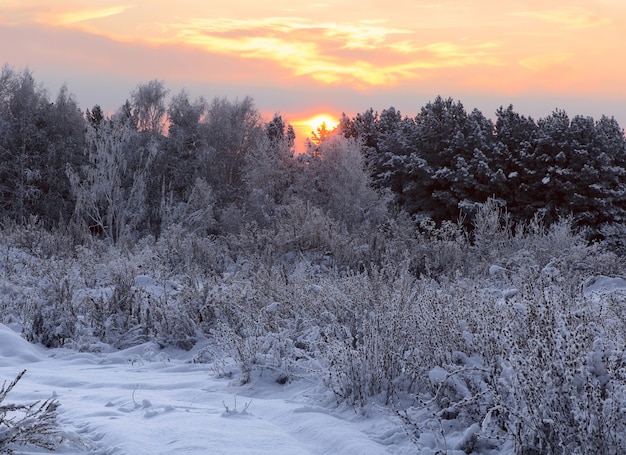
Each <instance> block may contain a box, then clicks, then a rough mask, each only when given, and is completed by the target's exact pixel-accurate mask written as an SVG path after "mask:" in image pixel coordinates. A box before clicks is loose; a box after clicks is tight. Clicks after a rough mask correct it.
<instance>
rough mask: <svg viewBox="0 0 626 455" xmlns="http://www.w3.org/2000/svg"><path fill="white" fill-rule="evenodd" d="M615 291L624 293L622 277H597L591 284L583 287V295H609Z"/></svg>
mask: <svg viewBox="0 0 626 455" xmlns="http://www.w3.org/2000/svg"><path fill="white" fill-rule="evenodd" d="M616 291H622V292H624V291H626V279H624V278H622V277H608V276H597V277H594V278H593V280H591V284H589V285H587V286H585V294H587V295H590V294H594V293H596V294H609V293H611V292H616Z"/></svg>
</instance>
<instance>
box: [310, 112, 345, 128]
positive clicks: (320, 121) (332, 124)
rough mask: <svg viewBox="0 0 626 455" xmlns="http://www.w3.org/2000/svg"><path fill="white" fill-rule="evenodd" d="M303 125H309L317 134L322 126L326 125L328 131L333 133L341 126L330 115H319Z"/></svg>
mask: <svg viewBox="0 0 626 455" xmlns="http://www.w3.org/2000/svg"><path fill="white" fill-rule="evenodd" d="M303 123H305V124H306V125H308V126H309V127H310V128H311V131H313V132H316V131H317V130H318V129H320V128H321V127H322V125H326V130H327V131H332V130H334V129H335V128H337V126H338V125H339V121H338V120H337V119H336V118H335V117H333V116H332V115H329V114H318V115H315V116H313V117H311V118H309V119H307V120H305V121H304V122H303Z"/></svg>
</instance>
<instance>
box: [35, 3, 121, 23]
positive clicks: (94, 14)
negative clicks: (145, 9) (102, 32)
mask: <svg viewBox="0 0 626 455" xmlns="http://www.w3.org/2000/svg"><path fill="white" fill-rule="evenodd" d="M129 8H132V5H119V6H110V7H107V8H88V9H79V10H75V11H67V12H63V13H57V14H53V15H52V17H50V18H49V19H50V20H46V21H45V22H52V23H55V24H58V25H69V24H75V23H78V22H84V21H88V20H92V19H100V18H103V17H109V16H115V15H117V14H121V13H123V12H124V11H126V10H127V9H129Z"/></svg>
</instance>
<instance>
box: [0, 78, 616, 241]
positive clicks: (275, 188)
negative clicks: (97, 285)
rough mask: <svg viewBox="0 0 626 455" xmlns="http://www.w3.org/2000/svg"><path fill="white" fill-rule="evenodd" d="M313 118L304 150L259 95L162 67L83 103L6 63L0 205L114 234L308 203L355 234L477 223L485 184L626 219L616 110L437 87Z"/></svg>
mask: <svg viewBox="0 0 626 455" xmlns="http://www.w3.org/2000/svg"><path fill="white" fill-rule="evenodd" d="M315 133H316V134H314V135H313V138H312V139H311V140H310V141H309V143H308V147H307V150H306V152H305V153H302V154H299V155H298V154H295V152H294V139H295V133H294V130H293V128H292V127H291V126H290V125H288V124H287V123H286V122H285V120H284V119H283V118H282V117H281V116H280V115H279V114H276V115H275V116H274V117H273V118H272V119H271V120H269V121H265V120H264V119H263V118H262V116H261V115H260V113H259V111H258V110H257V109H256V107H255V105H254V102H253V100H252V99H251V98H249V97H246V98H243V99H237V100H234V101H233V100H228V99H224V98H215V99H213V100H212V101H207V100H206V99H204V98H202V97H199V98H195V99H192V98H191V97H190V96H189V94H188V93H187V92H186V91H184V90H183V91H181V92H179V93H177V94H174V95H172V96H170V93H169V91H168V90H167V89H166V87H165V85H164V83H163V82H162V81H158V80H153V81H150V82H147V83H141V84H139V85H138V86H137V87H136V88H135V90H133V92H132V93H131V94H130V96H129V98H128V100H126V102H125V103H124V104H123V105H122V106H121V107H120V108H119V110H118V111H117V112H115V113H114V114H112V115H106V114H105V113H104V112H103V111H102V109H101V108H100V106H98V105H96V106H94V107H93V108H91V109H87V110H86V111H85V112H83V111H82V110H81V109H80V108H79V106H78V103H77V101H76V100H75V98H74V97H73V96H72V95H71V94H70V93H69V90H68V88H67V87H62V88H61V89H60V91H59V93H58V95H57V96H56V98H55V99H54V100H51V98H50V96H49V95H48V93H47V91H46V90H45V88H43V87H42V86H41V85H39V84H37V83H36V81H35V79H34V77H33V75H32V73H31V72H30V71H29V70H28V69H26V70H22V71H16V70H14V69H13V68H11V67H9V66H4V67H3V69H2V72H1V74H0V160H1V161H0V218H2V219H3V220H5V222H7V221H11V222H14V223H17V224H25V223H29V222H33V220H35V221H36V222H37V223H39V224H42V225H44V226H46V227H49V228H52V227H55V226H65V225H68V224H70V223H73V224H74V225H77V226H82V227H83V228H84V229H85V230H86V229H87V228H88V229H89V230H90V231H91V232H92V233H94V234H96V235H98V236H101V237H104V238H106V239H109V240H110V241H112V242H114V243H116V242H119V241H120V240H131V239H136V238H138V237H141V236H144V235H147V234H149V235H153V236H155V237H158V236H159V235H160V234H161V232H163V230H164V229H168V227H170V226H172V225H179V226H183V227H185V229H189V230H190V231H193V232H195V233H199V234H206V235H223V234H229V233H237V232H239V231H241V230H242V229H249V228H250V226H251V225H254V226H260V227H267V226H271V225H272V224H275V223H279V222H281V220H283V219H284V217H285V216H288V215H287V214H289V213H293V210H292V209H293V207H295V206H297V207H300V206H302V205H303V204H304V205H305V206H306V207H309V210H313V209H314V210H315V211H316V212H315V213H318V214H322V215H323V216H324V217H327V218H328V220H332V222H333V223H337V224H338V225H340V226H342V229H344V230H346V232H348V233H350V232H354V231H356V230H360V231H361V232H362V231H363V229H366V228H375V227H376V226H379V225H381V224H382V223H384V222H385V221H386V220H387V219H388V218H389V217H390V216H392V214H393V213H398V212H402V213H406V214H409V215H411V216H412V218H413V220H414V221H420V220H425V219H430V220H433V221H435V222H436V223H440V222H442V221H445V220H456V219H458V217H459V214H461V215H462V216H463V217H465V218H464V219H465V220H466V222H467V223H468V224H469V223H471V221H472V217H473V215H474V213H475V211H476V209H477V207H478V206H479V204H480V203H483V202H484V201H485V200H487V199H489V198H492V199H495V200H496V201H499V203H500V204H501V205H502V206H503V207H506V211H507V213H508V215H509V216H510V217H511V219H513V220H514V221H516V220H519V221H525V220H528V219H530V218H532V217H533V216H536V215H537V214H539V215H540V216H542V217H543V218H544V220H546V221H547V222H551V221H554V220H556V219H557V218H558V217H560V216H564V215H572V216H573V217H574V220H575V222H576V223H577V224H578V225H579V226H581V227H585V228H588V229H589V232H590V233H592V234H594V235H606V233H607V232H610V231H611V229H613V231H615V228H616V227H619V226H621V225H622V224H623V221H624V215H625V210H626V186H625V185H626V171H625V168H626V166H625V157H626V139H625V137H624V132H623V130H622V129H621V128H620V126H619V125H618V123H617V122H616V121H615V120H614V119H613V118H608V117H605V116H603V117H602V118H601V119H600V120H597V121H596V120H594V119H592V118H590V117H583V116H576V117H574V118H572V119H570V118H569V117H568V116H567V114H566V113H565V112H563V111H560V110H557V111H555V112H553V114H552V115H550V116H548V117H546V118H543V119H539V120H538V121H535V120H533V119H532V118H530V117H525V116H523V115H520V114H518V113H516V112H515V111H514V110H513V107H512V106H509V107H507V108H500V109H498V111H497V112H496V119H495V122H494V121H492V120H490V119H488V118H486V117H485V116H484V115H483V114H482V113H481V112H480V111H478V110H476V109H475V110H473V111H472V112H470V113H468V112H467V111H466V110H465V109H464V107H463V105H462V104H461V103H460V102H457V101H454V100H452V99H444V98H441V97H437V98H436V99H435V100H434V101H432V102H430V103H428V104H427V105H426V106H424V107H422V108H421V111H420V112H419V113H418V114H417V115H416V116H415V117H408V116H403V115H401V113H400V112H399V111H397V110H396V109H394V108H393V107H392V108H389V109H386V110H383V111H382V112H381V113H380V114H379V113H377V112H374V111H373V109H369V110H368V111H366V112H363V113H360V114H357V115H356V116H354V117H351V118H350V117H348V116H346V115H345V114H344V115H343V117H342V119H341V122H340V125H339V126H338V128H337V129H336V130H335V131H333V132H328V131H326V129H325V128H324V127H323V128H322V129H321V130H319V131H317V132H315ZM290 210H291V212H290ZM618 230H619V229H618Z"/></svg>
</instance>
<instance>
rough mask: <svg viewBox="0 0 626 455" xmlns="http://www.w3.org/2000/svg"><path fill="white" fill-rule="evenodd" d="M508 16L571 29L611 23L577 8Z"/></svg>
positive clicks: (517, 13)
mask: <svg viewBox="0 0 626 455" xmlns="http://www.w3.org/2000/svg"><path fill="white" fill-rule="evenodd" d="M510 15H512V16H520V17H530V18H533V19H538V20H540V21H543V22H547V23H550V24H556V25H563V26H565V27H567V28H572V29H579V28H589V27H598V26H602V25H606V24H609V23H610V22H611V21H610V20H609V19H608V18H606V17H602V16H599V15H598V14H595V13H593V12H591V11H587V10H583V9H579V8H566V9H557V10H543V11H518V12H514V13H511V14H510Z"/></svg>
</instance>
